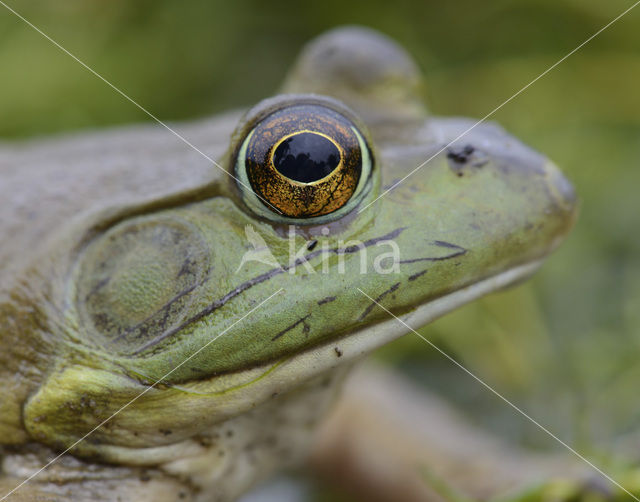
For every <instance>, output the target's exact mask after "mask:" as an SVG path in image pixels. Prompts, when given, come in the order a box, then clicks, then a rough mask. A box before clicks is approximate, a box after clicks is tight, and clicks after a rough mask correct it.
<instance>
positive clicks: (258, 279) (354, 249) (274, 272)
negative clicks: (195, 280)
mask: <svg viewBox="0 0 640 502" xmlns="http://www.w3.org/2000/svg"><path fill="white" fill-rule="evenodd" d="M407 228H408V227H398V228H396V229H395V230H392V231H391V232H389V233H387V234H385V235H382V236H379V237H373V238H371V239H369V240H366V241H364V242H362V246H356V245H354V246H350V247H345V248H331V249H328V250H317V251H312V252H310V253H308V254H306V255H305V256H303V257H301V258H299V259H297V260H296V261H295V262H293V263H292V264H290V265H286V266H284V267H279V268H272V269H271V270H269V271H267V272H265V273H263V274H260V275H258V276H255V277H253V278H251V279H249V280H247V281H245V282H243V283H242V284H240V285H238V286H236V287H235V288H234V289H232V290H231V291H229V292H228V293H227V294H225V295H224V296H222V297H221V298H219V299H218V300H215V301H214V302H212V303H211V304H209V305H208V306H207V307H206V308H204V309H202V310H201V311H199V312H198V313H196V314H194V315H193V316H191V317H190V318H188V319H186V320H185V321H183V322H182V323H180V324H179V325H178V326H174V327H173V328H171V329H169V330H168V331H165V332H164V333H163V334H162V335H160V336H158V337H156V338H154V339H153V340H150V341H148V342H147V343H145V344H144V345H142V346H141V347H139V348H138V349H136V350H135V351H133V352H132V353H131V355H132V356H136V355H139V354H140V353H142V352H144V351H145V350H148V349H149V348H151V347H153V346H155V345H157V344H158V343H160V342H161V341H163V340H165V339H167V338H169V337H171V336H173V335H175V334H176V333H178V332H179V331H181V330H183V329H184V328H186V327H187V326H189V325H190V324H193V323H194V322H197V321H199V320H201V319H203V318H204V317H206V316H208V315H210V314H212V313H213V312H215V311H216V310H218V309H219V308H221V307H223V306H224V305H225V304H226V303H227V302H228V301H230V300H231V299H233V298H234V297H236V296H238V295H240V294H241V293H243V292H245V291H247V290H248V289H250V288H252V287H253V286H256V285H258V284H261V283H263V282H266V281H268V280H270V279H272V278H273V277H275V276H278V275H281V274H283V273H285V272H287V271H289V270H291V269H293V268H296V267H297V266H300V265H302V264H303V263H304V262H305V261H307V262H308V261H310V260H313V259H314V258H316V257H318V256H320V255H321V254H322V253H323V252H324V253H326V252H329V253H333V254H336V255H339V254H354V253H358V252H360V251H362V249H365V248H368V247H370V246H373V245H375V244H377V243H378V242H382V241H387V240H392V239H395V238H396V237H398V236H399V235H400V234H401V233H402V232H404V231H405V230H406V229H407ZM433 244H434V245H435V246H438V247H442V248H446V249H450V250H452V252H450V253H448V254H446V255H444V256H426V257H420V258H412V259H406V260H400V261H399V262H398V263H399V264H400V265H407V264H412V263H417V262H435V261H444V260H449V259H453V258H458V257H460V256H462V255H464V254H466V253H467V251H468V250H467V249H465V248H463V247H462V246H458V245H457V244H451V243H449V242H445V241H440V240H435V241H433ZM197 286H199V284H198V285H196V286H195V287H192V288H190V289H189V291H187V292H181V293H179V294H178V295H177V296H176V297H174V298H173V299H172V300H170V301H169V302H167V303H166V304H165V305H164V306H163V307H161V308H160V310H158V311H157V312H156V313H155V314H153V315H152V316H150V317H149V318H148V319H145V320H144V321H142V322H140V323H139V324H138V325H136V326H134V327H132V328H130V329H129V330H128V332H133V331H135V330H136V329H137V328H138V327H139V326H140V325H142V324H144V322H146V321H147V320H149V319H151V318H152V317H155V316H156V315H159V314H160V313H162V312H163V311H165V310H167V309H168V308H170V306H171V305H172V304H173V303H174V302H175V301H176V300H177V299H179V298H181V297H182V296H184V295H185V294H188V293H190V292H191V291H192V290H194V289H196V287H197ZM125 334H126V333H124V334H122V335H120V336H119V337H122V336H123V335H125Z"/></svg>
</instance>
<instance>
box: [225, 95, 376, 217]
mask: <svg viewBox="0 0 640 502" xmlns="http://www.w3.org/2000/svg"><path fill="white" fill-rule="evenodd" d="M286 98H288V99H284V100H283V99H282V98H280V99H279V100H278V101H279V102H277V104H276V105H275V106H274V100H268V101H266V102H264V103H261V104H260V105H258V106H257V107H256V108H255V109H254V110H252V111H251V112H249V115H248V117H247V118H246V119H245V121H244V123H243V124H241V126H240V127H239V129H238V130H237V131H236V133H235V134H234V139H235V140H236V145H237V146H236V148H235V152H234V155H233V157H232V159H233V163H232V165H233V166H234V174H235V177H236V178H237V184H236V186H237V189H238V192H239V194H240V196H241V198H242V200H243V202H244V204H245V205H246V206H247V207H248V208H249V209H251V210H252V211H253V212H254V213H257V214H259V215H261V216H264V217H265V218H267V219H269V220H272V221H278V222H284V223H295V224H304V225H310V224H319V223H325V222H329V221H333V220H336V219H338V218H340V217H342V216H343V215H345V214H346V213H348V212H350V211H351V210H353V208H354V207H356V206H357V205H358V204H359V203H360V202H361V200H362V199H363V197H364V196H365V195H366V194H367V193H369V192H370V189H371V187H372V186H373V171H374V162H373V155H372V153H371V148H370V146H369V142H367V140H366V139H365V137H366V136H367V135H368V134H367V132H366V130H364V128H363V126H362V125H361V124H360V123H359V120H358V119H357V118H356V117H354V116H353V114H352V112H350V111H348V110H347V109H345V108H344V107H342V105H341V104H340V103H338V102H336V101H334V100H332V99H330V98H323V97H319V96H288V97H286ZM283 101H284V103H283ZM341 108H342V109H341Z"/></svg>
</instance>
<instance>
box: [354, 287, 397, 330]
mask: <svg viewBox="0 0 640 502" xmlns="http://www.w3.org/2000/svg"><path fill="white" fill-rule="evenodd" d="M399 287H400V283H399V282H396V283H395V284H394V285H393V286H391V287H390V288H389V289H387V290H386V291H383V292H382V293H380V294H379V295H378V297H377V298H376V299H375V301H373V302H371V305H369V306H368V307H367V308H366V309H365V310H364V312H363V313H362V315H361V316H360V317H358V321H362V320H363V319H364V318H365V317H367V316H368V315H369V314H370V313H371V311H372V310H373V309H374V308H375V307H376V305H377V304H378V303H380V301H381V300H382V299H383V298H384V297H385V296H387V295H388V294H389V293H393V292H394V291H395V290H396V289H398V288H399Z"/></svg>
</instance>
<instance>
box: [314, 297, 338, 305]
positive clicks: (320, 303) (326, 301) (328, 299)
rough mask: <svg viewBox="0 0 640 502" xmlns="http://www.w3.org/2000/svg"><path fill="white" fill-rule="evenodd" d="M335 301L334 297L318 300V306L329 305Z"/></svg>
mask: <svg viewBox="0 0 640 502" xmlns="http://www.w3.org/2000/svg"><path fill="white" fill-rule="evenodd" d="M335 299H336V297H335V296H327V297H326V298H323V299H322V300H318V305H324V304H325V303H331V302H332V301H333V300H335Z"/></svg>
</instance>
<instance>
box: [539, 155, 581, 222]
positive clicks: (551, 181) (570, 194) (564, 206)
mask: <svg viewBox="0 0 640 502" xmlns="http://www.w3.org/2000/svg"><path fill="white" fill-rule="evenodd" d="M545 173H546V177H547V183H548V187H549V191H550V192H551V197H552V198H553V200H554V202H555V203H556V204H557V205H558V207H559V208H560V209H561V210H563V211H564V212H567V213H568V214H569V215H570V216H571V217H572V218H573V217H575V212H576V210H577V205H578V198H577V196H576V192H575V189H574V188H573V185H572V183H571V182H570V181H569V180H568V179H567V177H566V176H565V175H564V174H563V173H562V171H560V169H559V168H558V167H557V166H556V165H555V164H554V163H553V162H551V161H550V160H548V161H547V162H546V164H545Z"/></svg>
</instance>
